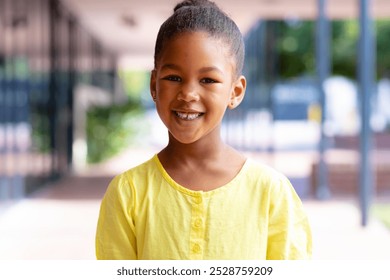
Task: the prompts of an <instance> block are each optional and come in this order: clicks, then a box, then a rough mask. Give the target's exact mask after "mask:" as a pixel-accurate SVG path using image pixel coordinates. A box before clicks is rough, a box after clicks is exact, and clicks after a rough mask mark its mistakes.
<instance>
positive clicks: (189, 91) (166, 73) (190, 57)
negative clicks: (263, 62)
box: [151, 32, 245, 144]
mask: <svg viewBox="0 0 390 280" xmlns="http://www.w3.org/2000/svg"><path fill="white" fill-rule="evenodd" d="M244 92H245V78H244V77H242V76H241V77H239V78H238V79H236V78H235V60H234V58H233V57H232V56H231V55H230V54H229V51H228V49H227V48H226V46H225V44H224V43H223V41H221V40H218V39H215V38H212V37H209V36H208V35H207V33H203V32H194V33H184V34H181V35H178V36H176V37H175V38H174V39H173V40H171V41H170V42H167V43H166V44H165V46H164V50H163V52H162V54H161V56H160V59H159V60H158V62H157V66H156V69H155V70H154V71H153V72H152V77H151V94H152V97H153V99H154V100H155V102H156V108H157V111H158V114H159V116H160V118H161V120H162V121H163V123H164V124H165V126H166V127H167V128H168V130H169V133H170V134H171V135H172V136H173V137H174V138H175V139H176V140H177V141H179V142H181V143H185V144H189V143H193V142H195V141H197V140H199V139H201V138H204V137H207V136H211V135H214V136H217V137H219V133H220V131H219V130H220V124H221V121H222V118H223V115H224V113H225V110H226V108H227V107H230V108H234V107H236V106H238V104H239V103H240V102H241V100H242V98H243V96H244Z"/></svg>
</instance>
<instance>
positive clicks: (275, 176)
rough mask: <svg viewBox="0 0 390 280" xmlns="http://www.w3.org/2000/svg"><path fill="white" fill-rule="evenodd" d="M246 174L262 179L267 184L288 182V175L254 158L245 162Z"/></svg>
mask: <svg viewBox="0 0 390 280" xmlns="http://www.w3.org/2000/svg"><path fill="white" fill-rule="evenodd" d="M245 176H246V177H248V178H251V179H252V180H254V181H260V182H262V183H266V184H279V183H280V182H285V181H287V182H288V179H287V177H286V176H285V175H284V174H283V173H281V172H280V171H278V170H276V169H274V168H273V167H271V166H269V165H267V164H264V163H262V162H259V161H255V160H253V159H250V158H249V159H247V162H246V163H245Z"/></svg>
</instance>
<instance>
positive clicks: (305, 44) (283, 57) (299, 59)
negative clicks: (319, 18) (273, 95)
mask: <svg viewBox="0 0 390 280" xmlns="http://www.w3.org/2000/svg"><path fill="white" fill-rule="evenodd" d="M277 25H278V30H279V32H278V39H277V44H276V48H277V52H278V54H279V58H278V59H279V72H280V73H279V75H280V76H281V77H283V78H291V77H297V76H304V75H308V74H315V47H316V46H315V31H316V30H315V27H316V26H315V25H316V22H315V21H298V22H295V23H293V24H291V23H288V22H277ZM330 32H331V38H332V40H331V45H330V55H331V59H332V61H331V68H332V69H331V71H332V73H331V74H332V75H342V76H346V77H349V78H352V79H355V78H356V74H357V66H358V61H359V59H358V45H359V43H358V42H359V32H360V30H359V22H358V20H337V21H332V22H331V30H330ZM373 33H374V36H375V40H376V41H375V44H376V56H377V60H376V66H377V68H376V70H377V77H378V78H382V77H385V76H386V77H389V76H390V48H389V46H390V20H377V21H375V22H374V24H373Z"/></svg>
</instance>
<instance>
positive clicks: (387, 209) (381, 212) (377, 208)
mask: <svg viewBox="0 0 390 280" xmlns="http://www.w3.org/2000/svg"><path fill="white" fill-rule="evenodd" d="M373 214H374V216H375V217H376V218H377V219H379V220H380V221H381V222H382V223H384V224H385V226H386V227H387V228H388V229H390V204H385V203H380V204H375V205H374V207H373Z"/></svg>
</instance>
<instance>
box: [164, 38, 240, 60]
mask: <svg viewBox="0 0 390 280" xmlns="http://www.w3.org/2000/svg"><path fill="white" fill-rule="evenodd" d="M183 58H186V59H192V60H195V62H197V60H198V59H203V60H205V59H206V60H209V61H210V63H213V62H214V63H228V64H232V66H234V65H233V62H234V59H233V56H232V55H231V53H230V49H229V47H228V46H227V44H226V42H225V41H224V40H223V39H220V38H215V37H213V36H211V35H210V34H208V33H207V32H201V31H197V32H184V33H180V34H176V35H175V36H174V37H172V38H170V39H169V40H166V41H165V42H164V44H163V48H162V52H161V55H160V57H159V59H158V61H157V63H161V62H162V61H164V62H167V61H166V60H178V59H183Z"/></svg>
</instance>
